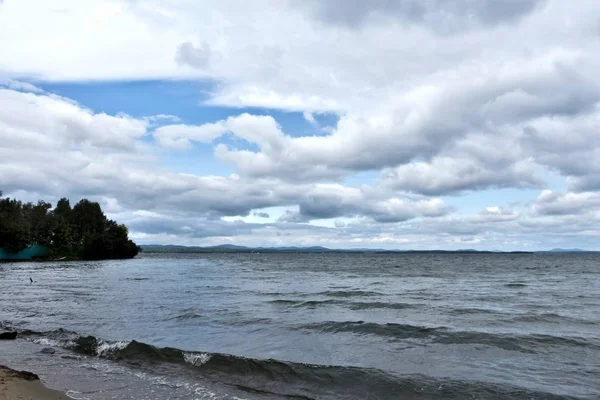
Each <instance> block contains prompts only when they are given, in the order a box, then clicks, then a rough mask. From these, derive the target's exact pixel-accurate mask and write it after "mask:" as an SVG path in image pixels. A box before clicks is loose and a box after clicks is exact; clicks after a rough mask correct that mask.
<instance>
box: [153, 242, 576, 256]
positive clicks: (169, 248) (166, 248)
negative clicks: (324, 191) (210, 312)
mask: <svg viewBox="0 0 600 400" xmlns="http://www.w3.org/2000/svg"><path fill="white" fill-rule="evenodd" d="M141 248H142V251H143V252H145V253H419V254H438V253H444V254H445V253H482V254H485V253H511V254H514V253H521V254H528V253H532V252H525V251H510V252H503V251H482V250H475V249H459V250H386V249H367V248H359V249H329V248H327V247H322V246H310V247H297V246H283V247H245V246H236V245H233V244H221V245H218V246H209V247H200V246H178V245H159V244H149V245H142V246H141ZM559 250H561V249H553V250H551V251H559ZM567 251H569V250H562V252H567ZM571 251H576V250H571ZM579 251H583V250H579Z"/></svg>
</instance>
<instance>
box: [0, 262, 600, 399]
mask: <svg viewBox="0 0 600 400" xmlns="http://www.w3.org/2000/svg"><path fill="white" fill-rule="evenodd" d="M30 277H31V278H32V279H33V280H34V283H30V281H29V278H30ZM0 321H2V325H3V326H4V327H5V328H14V329H17V330H19V331H20V332H21V339H19V340H17V341H15V342H0V364H8V365H9V366H12V367H17V368H21V369H28V370H32V371H34V372H37V373H38V374H40V375H41V376H42V378H43V379H44V380H45V382H46V383H47V384H48V385H49V386H51V387H54V388H57V389H62V390H70V392H69V394H70V395H71V396H72V397H74V398H78V399H92V400H96V399H98V400H99V399H109V398H114V399H203V398H207V399H413V398H414V399H555V398H556V399H558V398H589V399H597V398H600V255H596V254H205V255H204V254H203V255H153V254H144V255H141V256H139V257H138V258H136V259H133V260H127V261H103V262H79V263H72V262H55V263H21V264H0ZM48 348H50V349H48ZM42 349H45V350H44V353H42V352H40V351H41V350H42ZM52 351H54V352H55V353H54V354H50V353H51V352H52Z"/></svg>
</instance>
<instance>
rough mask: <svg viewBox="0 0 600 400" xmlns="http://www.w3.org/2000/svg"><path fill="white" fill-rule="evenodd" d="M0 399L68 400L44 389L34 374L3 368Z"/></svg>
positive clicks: (0, 368)
mask: <svg viewBox="0 0 600 400" xmlns="http://www.w3.org/2000/svg"><path fill="white" fill-rule="evenodd" d="M0 399H3V400H70V398H69V397H68V396H66V395H65V394H63V393H60V392H58V391H56V390H51V389H48V388H47V387H45V386H44V385H43V384H42V382H41V381H40V378H39V377H38V376H37V375H36V374H33V373H31V372H26V371H15V370H13V369H10V368H8V367H4V366H0Z"/></svg>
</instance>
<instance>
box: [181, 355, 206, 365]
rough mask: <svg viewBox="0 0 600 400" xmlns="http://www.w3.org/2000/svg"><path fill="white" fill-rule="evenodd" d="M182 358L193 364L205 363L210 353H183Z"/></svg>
mask: <svg viewBox="0 0 600 400" xmlns="http://www.w3.org/2000/svg"><path fill="white" fill-rule="evenodd" d="M183 360H184V361H185V362H186V363H188V364H192V365H193V366H196V367H197V366H200V365H203V364H206V363H207V362H208V361H209V360H210V354H204V353H183Z"/></svg>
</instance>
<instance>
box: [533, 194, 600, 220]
mask: <svg viewBox="0 0 600 400" xmlns="http://www.w3.org/2000/svg"><path fill="white" fill-rule="evenodd" d="M598 210H600V194H598V193H593V192H582V193H573V192H561V191H551V190H545V191H543V192H542V194H541V195H540V196H539V197H538V198H537V199H536V201H535V202H534V204H533V212H534V213H535V214H538V215H542V216H561V215H565V216H582V215H585V214H587V213H592V212H596V211H598Z"/></svg>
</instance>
